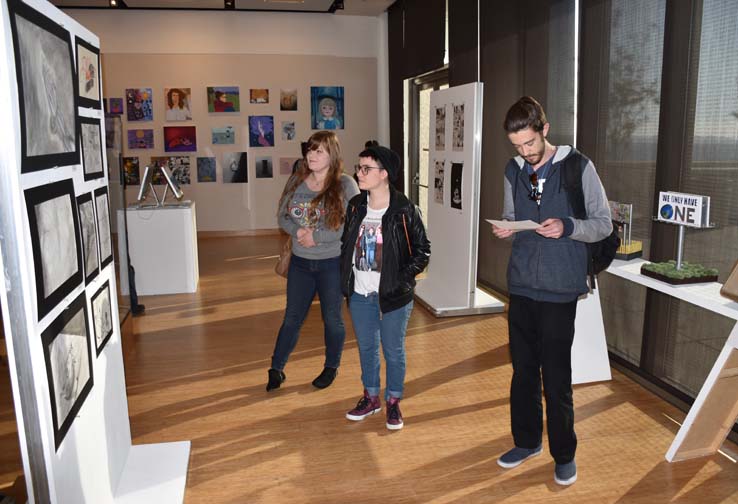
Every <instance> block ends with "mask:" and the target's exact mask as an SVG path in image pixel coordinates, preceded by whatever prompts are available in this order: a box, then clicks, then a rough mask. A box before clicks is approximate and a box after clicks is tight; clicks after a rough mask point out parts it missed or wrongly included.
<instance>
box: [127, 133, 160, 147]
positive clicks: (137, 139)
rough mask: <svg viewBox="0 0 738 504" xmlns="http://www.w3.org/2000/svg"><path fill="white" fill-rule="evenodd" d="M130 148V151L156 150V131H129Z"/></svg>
mask: <svg viewBox="0 0 738 504" xmlns="http://www.w3.org/2000/svg"><path fill="white" fill-rule="evenodd" d="M128 148H129V149H153V148H154V130H152V129H129V130H128Z"/></svg>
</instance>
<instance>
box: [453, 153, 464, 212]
mask: <svg viewBox="0 0 738 504" xmlns="http://www.w3.org/2000/svg"><path fill="white" fill-rule="evenodd" d="M463 174H464V164H463V163H451V208H456V209H457V210H461V207H462V198H463V196H464V193H463V192H462V190H461V189H462V187H461V182H462V176H463Z"/></svg>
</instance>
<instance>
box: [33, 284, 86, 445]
mask: <svg viewBox="0 0 738 504" xmlns="http://www.w3.org/2000/svg"><path fill="white" fill-rule="evenodd" d="M87 320H88V318H87V300H86V299H85V293H84V292H83V293H82V294H80V295H79V296H78V297H77V298H76V299H75V300H74V301H72V303H71V304H70V305H69V306H67V308H66V309H65V310H64V311H62V312H61V314H60V315H59V316H58V317H57V318H56V319H55V320H54V321H53V322H52V323H51V324H50V325H49V327H47V328H46V329H45V330H44V332H43V333H42V334H41V342H42V344H43V347H44V360H45V361H46V377H47V380H48V384H49V399H50V400H51V416H52V419H53V422H54V442H55V444H56V449H57V450H58V449H59V446H61V444H62V441H64V437H65V436H66V435H67V432H69V428H70V427H71V426H72V424H73V423H74V419H75V418H76V417H77V413H79V410H80V408H82V404H84V402H85V399H86V398H87V396H88V395H89V393H90V390H92V383H93V380H92V354H91V353H90V329H89V326H88V325H87Z"/></svg>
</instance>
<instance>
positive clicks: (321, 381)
mask: <svg viewBox="0 0 738 504" xmlns="http://www.w3.org/2000/svg"><path fill="white" fill-rule="evenodd" d="M337 374H338V369H336V368H334V367H327V368H323V372H322V373H320V374H319V375H318V377H317V378H316V379H314V380H313V387H315V388H320V389H323V388H326V387H327V386H329V385H330V384H331V383H333V380H335V379H336V375H337Z"/></svg>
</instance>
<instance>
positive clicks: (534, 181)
mask: <svg viewBox="0 0 738 504" xmlns="http://www.w3.org/2000/svg"><path fill="white" fill-rule="evenodd" d="M530 187H531V189H530V193H528V197H529V198H530V199H532V200H533V201H536V202H538V201H541V191H539V190H538V174H537V173H536V172H533V173H531V175H530Z"/></svg>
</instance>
